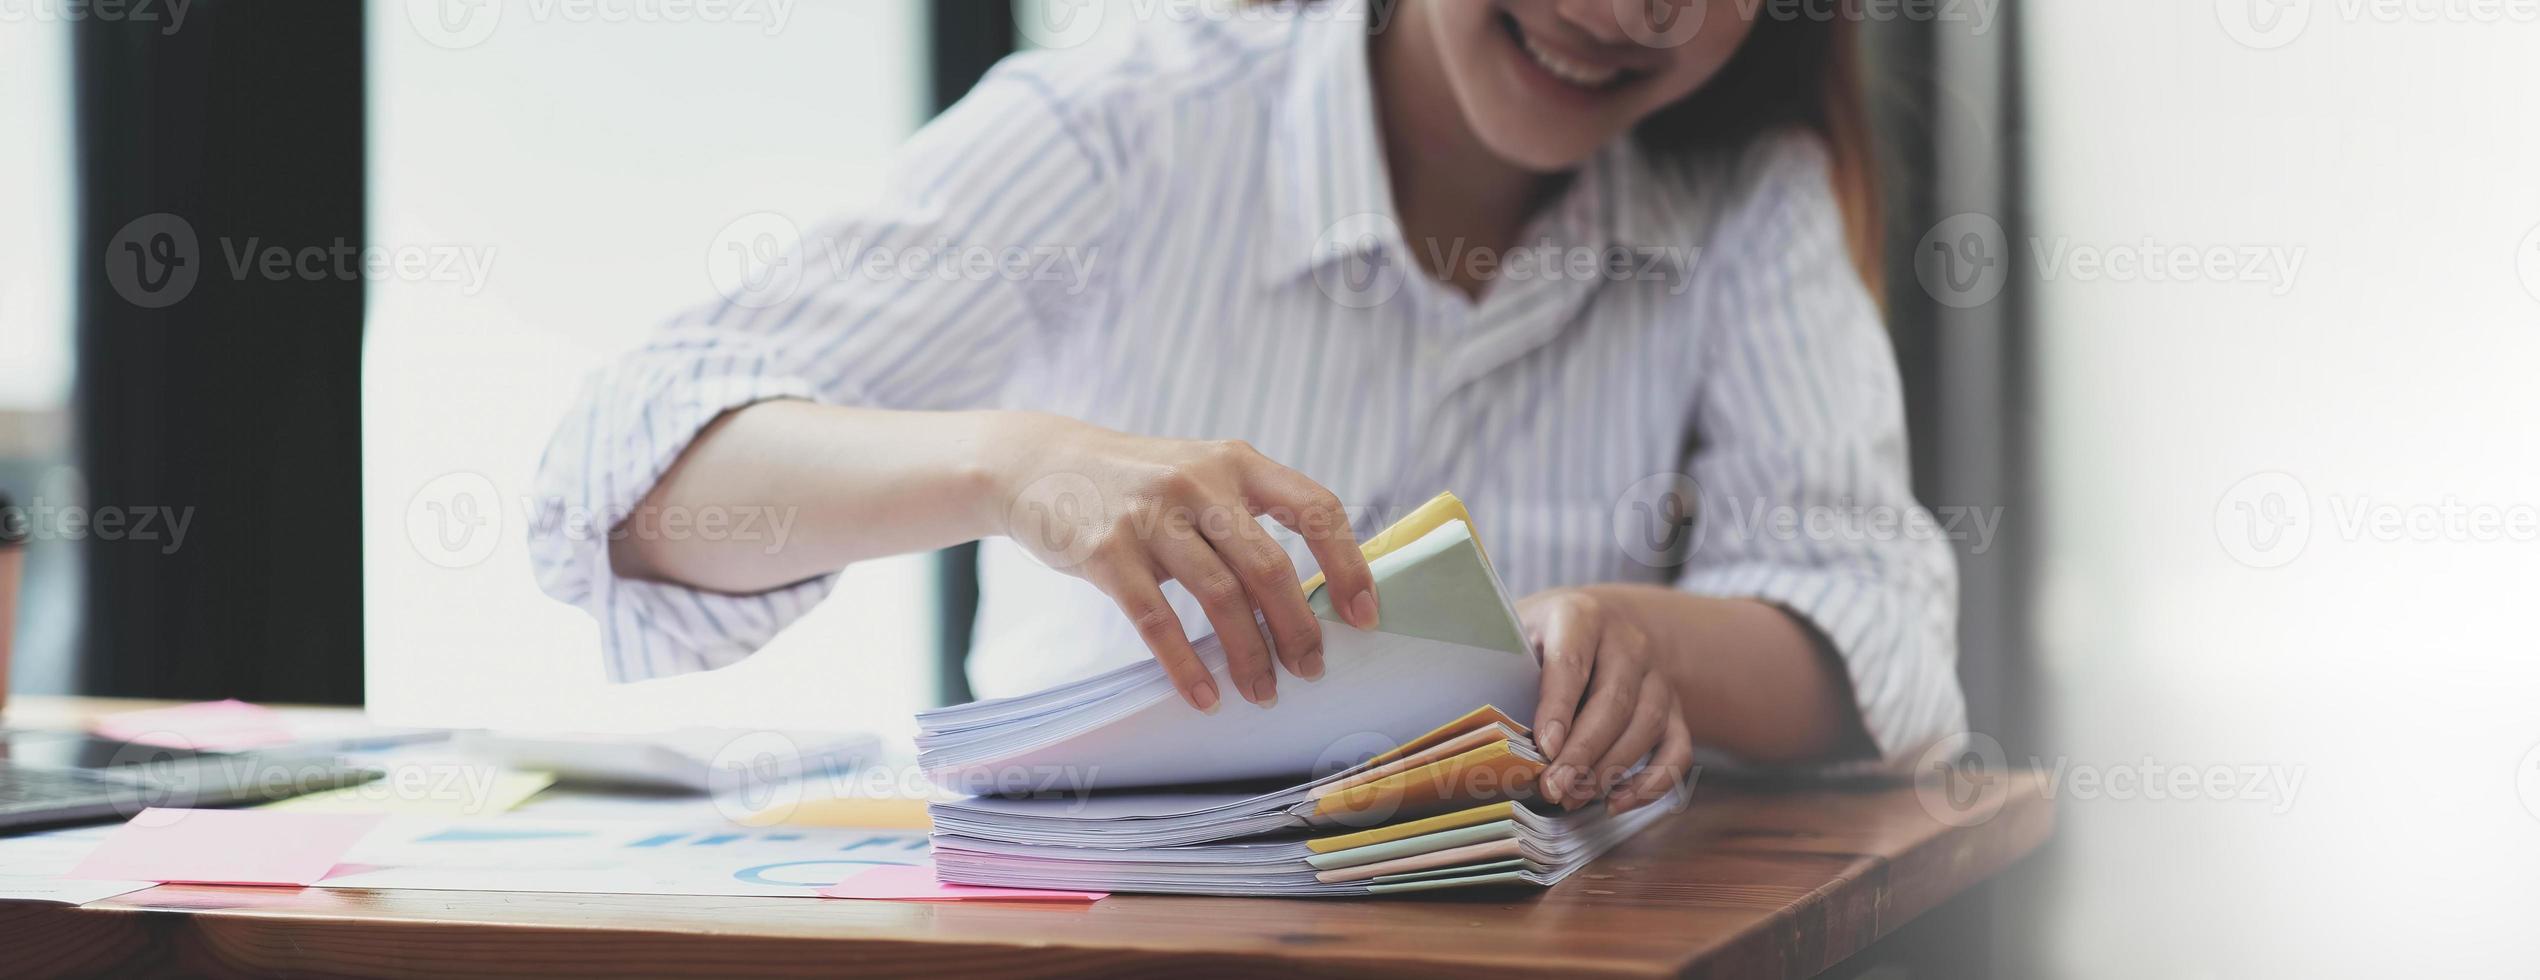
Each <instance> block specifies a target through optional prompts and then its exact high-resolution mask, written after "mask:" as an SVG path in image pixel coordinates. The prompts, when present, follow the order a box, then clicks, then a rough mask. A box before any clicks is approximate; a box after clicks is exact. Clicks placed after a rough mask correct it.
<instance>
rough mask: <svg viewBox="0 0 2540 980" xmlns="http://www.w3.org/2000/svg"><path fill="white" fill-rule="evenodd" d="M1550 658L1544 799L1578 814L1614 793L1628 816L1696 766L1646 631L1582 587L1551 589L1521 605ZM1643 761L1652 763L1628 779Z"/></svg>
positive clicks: (1538, 646)
mask: <svg viewBox="0 0 2540 980" xmlns="http://www.w3.org/2000/svg"><path fill="white" fill-rule="evenodd" d="M1517 616H1518V618H1519V619H1520V620H1521V621H1523V623H1524V624H1525V627H1526V631H1527V633H1528V634H1529V638H1530V639H1532V640H1533V641H1534V644H1535V650H1536V651H1537V653H1538V655H1539V656H1540V657H1542V659H1543V699H1542V702H1541V703H1540V704H1538V705H1537V706H1536V707H1535V745H1536V747H1538V748H1540V749H1542V750H1543V754H1544V756H1545V757H1546V758H1548V759H1550V760H1551V765H1549V766H1547V767H1546V768H1545V769H1544V772H1543V779H1542V785H1543V795H1544V798H1545V799H1547V800H1550V801H1552V802H1554V803H1558V804H1561V805H1562V806H1563V807H1566V808H1568V809H1572V810H1576V809H1578V808H1579V807H1581V806H1585V805H1587V804H1588V803H1590V802H1593V801H1594V800H1595V799H1596V798H1597V797H1598V796H1601V795H1605V794H1606V793H1607V791H1609V790H1610V791H1612V796H1611V797H1610V798H1609V800H1608V802H1607V806H1609V807H1611V808H1612V809H1613V811H1614V812H1616V813H1621V812H1623V811H1626V810H1630V809H1632V808H1634V807H1637V806H1641V805H1642V804H1646V803H1649V802H1651V801H1653V800H1657V799H1659V798H1661V797H1664V796H1666V795H1667V792H1668V791H1669V790H1671V789H1673V788H1674V787H1675V785H1676V784H1677V783H1678V782H1680V781H1681V780H1683V779H1684V774H1685V770H1686V769H1687V768H1688V767H1690V766H1691V765H1692V764H1693V736H1692V734H1691V732H1690V731H1689V730H1688V729H1687V728H1686V726H1685V717H1684V707H1683V705H1681V704H1679V703H1678V702H1677V699H1676V691H1675V688H1674V686H1673V685H1671V684H1669V683H1668V680H1667V677H1666V675H1665V674H1664V673H1662V672H1660V671H1659V670H1658V669H1657V665H1656V661H1655V658H1654V656H1653V651H1652V650H1651V649H1650V642H1649V634H1648V633H1647V632H1646V631H1644V630H1642V629H1641V627H1640V624H1638V623H1636V622H1633V621H1632V619H1631V618H1630V617H1629V616H1628V615H1626V614H1625V613H1624V611H1623V610H1622V609H1620V608H1618V605H1617V604H1616V603H1612V602H1608V601H1605V600H1601V599H1599V598H1597V597H1596V596H1595V595H1594V594H1591V593H1589V592H1587V591H1585V590H1582V589H1550V590H1547V591H1543V592H1538V593H1535V594H1534V595H1531V596H1527V597H1526V598H1525V600H1524V601H1521V602H1519V603H1517ZM1643 757H1648V758H1649V765H1648V767H1647V768H1644V769H1642V770H1641V771H1640V773H1639V774H1637V775H1635V776H1633V777H1632V778H1631V781H1630V782H1628V783H1623V784H1622V785H1617V784H1618V783H1622V780H1623V776H1624V774H1625V773H1626V772H1628V771H1630V769H1631V767H1632V765H1633V764H1634V763H1637V762H1639V761H1640V760H1641V759H1642V758H1643Z"/></svg>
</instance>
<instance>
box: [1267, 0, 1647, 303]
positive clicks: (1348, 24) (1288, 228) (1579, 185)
mask: <svg viewBox="0 0 2540 980" xmlns="http://www.w3.org/2000/svg"><path fill="white" fill-rule="evenodd" d="M1364 2H1365V0H1327V2H1326V3H1324V4H1322V5H1320V6H1321V7H1322V8H1324V9H1321V10H1319V11H1311V12H1300V13H1299V14H1298V15H1297V24H1296V30H1297V31H1298V35H1299V36H1298V38H1297V53H1296V60H1295V62H1294V63H1293V64H1292V65H1291V67H1290V71H1289V75H1288V80H1287V86H1288V91H1287V94H1286V98H1285V100H1284V105H1283V106H1282V107H1281V111H1280V112H1279V114H1278V116H1277V117H1276V122H1275V123H1274V125H1275V126H1277V127H1278V132H1277V134H1276V139H1275V140H1274V141H1273V145H1274V146H1275V147H1279V148H1283V149H1273V151H1272V152H1273V153H1279V154H1280V159H1279V163H1280V166H1278V167H1277V168H1275V172H1276V173H1277V174H1279V175H1280V176H1279V177H1278V179H1276V180H1274V182H1273V187H1272V193H1270V194H1268V195H1265V197H1264V201H1265V203H1266V204H1268V205H1269V206H1270V207H1271V208H1272V209H1273V210H1272V213H1271V214H1270V215H1268V220H1269V224H1270V227H1271V228H1273V229H1274V230H1275V232H1276V235H1275V241H1274V243H1273V247H1272V249H1271V251H1270V252H1269V262H1268V266H1269V267H1268V268H1267V269H1266V270H1265V271H1266V273H1267V274H1268V275H1269V276H1270V278H1271V279H1272V280H1273V281H1285V280H1288V279H1292V278H1297V277H1302V276H1305V275H1307V274H1310V273H1312V272H1313V271H1315V270H1316V269H1317V268H1319V267H1320V266H1322V265H1324V264H1326V263H1331V262H1337V261H1340V260H1342V259H1345V258H1349V257H1352V256H1363V255H1366V254H1368V253H1369V252H1370V251H1371V250H1376V249H1383V250H1388V251H1389V252H1391V253H1392V254H1393V255H1396V256H1400V257H1402V258H1403V259H1405V260H1408V259H1409V258H1410V255H1411V253H1410V252H1409V247H1408V245H1406V244H1405V243H1404V241H1403V237H1402V227H1401V221H1400V218H1399V212H1398V211H1397V210H1396V209H1395V207H1394V200H1393V187H1392V177H1391V175H1390V174H1389V173H1388V172H1387V170H1386V166H1385V157H1384V140H1383V137H1382V135H1381V134H1380V133H1379V132H1378V130H1377V126H1376V105H1375V94H1376V93H1375V82H1374V76H1373V75H1372V73H1371V72H1370V69H1369V66H1368V62H1367V47H1368V43H1367V42H1368V39H1369V33H1368V31H1369V26H1370V24H1371V23H1372V22H1371V20H1370V17H1369V15H1368V14H1367V12H1366V9H1365V6H1364ZM1658 166H1659V164H1658V163H1657V161H1654V160H1652V159H1651V158H1650V156H1649V155H1648V154H1647V153H1646V152H1645V151H1644V150H1643V149H1642V148H1641V147H1640V145H1639V143H1638V141H1636V140H1633V139H1631V138H1629V137H1625V138H1622V139H1618V140H1616V141H1615V142H1614V143H1613V144H1611V145H1609V146H1607V147H1606V148H1605V149H1603V150H1600V151H1598V153H1597V155H1596V156H1595V157H1592V158H1590V160H1589V161H1588V162H1587V163H1586V164H1584V165H1583V166H1581V167H1580V169H1579V172H1578V174H1577V175H1576V177H1575V178H1574V179H1573V180H1572V181H1571V182H1570V186H1569V187H1568V188H1566V189H1565V190H1564V191H1563V192H1562V194H1561V196H1560V197H1559V198H1557V199H1555V200H1554V201H1552V202H1550V203H1549V204H1548V205H1547V206H1546V207H1545V209H1544V211H1543V212H1542V213H1540V214H1538V215H1536V217H1535V218H1534V219H1533V220H1532V221H1531V222H1530V223H1529V224H1528V225H1527V228H1526V231H1525V233H1524V235H1523V237H1522V238H1521V240H1520V241H1519V242H1517V243H1516V244H1517V246H1518V247H1537V246H1541V245H1543V244H1546V242H1547V241H1549V243H1550V244H1552V245H1555V246H1558V247H1563V248H1574V247H1584V248H1588V249H1591V250H1594V251H1597V252H1600V253H1601V252H1603V251H1604V250H1606V249H1609V248H1614V247H1622V248H1626V249H1634V250H1639V251H1640V252H1641V253H1642V254H1644V255H1647V256H1651V257H1654V258H1656V259H1657V260H1659V261H1662V262H1664V263H1666V267H1667V268H1669V269H1672V270H1673V271H1676V272H1682V271H1683V268H1684V265H1685V263H1686V261H1687V260H1688V259H1689V257H1690V256H1689V253H1688V252H1687V249H1689V248H1690V247H1691V246H1690V243H1689V242H1688V241H1687V240H1686V239H1687V237H1688V236H1686V235H1684V234H1683V233H1682V231H1681V229H1679V228H1677V227H1676V225H1677V222H1676V221H1674V220H1673V218H1672V217H1671V216H1672V215H1673V214H1674V213H1675V212H1676V210H1677V208H1676V207H1674V206H1671V205H1673V204H1675V203H1676V202H1674V201H1673V200H1672V198H1673V196H1674V195H1672V194H1670V193H1668V192H1667V188H1668V187H1669V185H1670V182H1668V181H1665V180H1663V179H1661V173H1660V171H1659V170H1658V169H1657V168H1658ZM1410 267H1416V263H1413V264H1412V266H1410Z"/></svg>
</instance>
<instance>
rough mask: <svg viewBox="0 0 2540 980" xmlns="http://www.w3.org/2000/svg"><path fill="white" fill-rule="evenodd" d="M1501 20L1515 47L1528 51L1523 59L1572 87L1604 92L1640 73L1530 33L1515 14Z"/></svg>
mask: <svg viewBox="0 0 2540 980" xmlns="http://www.w3.org/2000/svg"><path fill="white" fill-rule="evenodd" d="M1499 20H1500V27H1501V28H1502V29H1503V30H1504V31H1505V32H1506V33H1507V35H1508V37H1509V38H1510V39H1511V40H1513V41H1514V42H1516V47H1517V48H1519V49H1520V50H1522V51H1524V52H1525V58H1524V59H1523V60H1525V61H1527V62H1530V63H1532V64H1533V65H1534V67H1537V68H1541V69H1543V71H1544V73H1546V74H1549V75H1551V76H1552V78H1553V80H1555V81H1558V82H1562V83H1565V84H1566V85H1568V86H1569V87H1572V88H1577V89H1581V90H1585V91H1589V92H1602V91H1605V90H1608V89H1612V88H1615V87H1617V86H1619V85H1622V84H1625V83H1627V82H1630V81H1632V80H1634V79H1637V78H1638V77H1639V76H1640V74H1641V73H1639V72H1636V71H1634V70H1632V69H1630V68H1627V67H1623V66H1621V65H1616V64H1613V63H1611V62H1610V61H1609V60H1606V59H1600V58H1596V57H1592V56H1586V55H1581V54H1577V53H1575V52H1570V51H1565V50H1564V47H1563V46H1562V45H1561V44H1559V43H1558V42H1554V41H1547V40H1545V39H1543V38H1541V37H1539V36H1537V35H1535V34H1534V33H1531V32H1528V31H1527V30H1526V26H1525V25H1524V24H1521V23H1519V22H1518V21H1517V18H1516V16H1515V15H1513V14H1505V13H1503V14H1501V15H1500V18H1499Z"/></svg>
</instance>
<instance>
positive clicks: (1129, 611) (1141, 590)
mask: <svg viewBox="0 0 2540 980" xmlns="http://www.w3.org/2000/svg"><path fill="white" fill-rule="evenodd" d="M1089 571H1090V573H1091V574H1090V575H1089V576H1088V578H1089V579H1090V580H1091V581H1092V582H1093V583H1094V585H1095V586H1096V587H1098V588H1100V589H1102V591H1103V594H1104V595H1108V596H1110V597H1111V601H1112V602H1113V603H1115V604H1117V605H1119V607H1120V613H1121V615H1124V616H1127V617H1129V623H1130V624H1131V625H1133V626H1135V627H1137V630H1138V639H1140V640H1142V641H1144V642H1145V643H1146V645H1147V651H1148V652H1149V653H1152V654H1154V655H1155V662H1157V663H1160V664H1163V665H1164V673H1165V675H1166V676H1169V677H1171V678H1173V687H1174V689H1176V690H1179V691H1181V692H1182V700H1185V701H1188V702H1190V704H1191V707H1194V708H1198V709H1199V710H1201V711H1205V712H1208V713H1209V714H1216V713H1217V700H1218V698H1217V679H1216V678H1214V677H1211V676H1209V674H1208V667H1207V665H1205V664H1202V663H1200V662H1199V654H1198V653H1197V652H1194V651H1193V650H1192V649H1191V641H1190V638H1189V637H1186V636H1184V635H1182V620H1181V617H1179V616H1175V615H1173V604H1172V603H1169V602H1166V601H1164V592H1163V590H1162V589H1161V588H1159V587H1158V586H1157V585H1156V581H1155V575H1154V573H1152V572H1150V571H1148V570H1147V569H1146V568H1145V567H1144V566H1142V565H1137V564H1133V563H1129V562H1113V563H1106V564H1102V565H1097V566H1095V567H1093V568H1091V569H1089Z"/></svg>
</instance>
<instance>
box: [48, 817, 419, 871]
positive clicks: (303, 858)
mask: <svg viewBox="0 0 2540 980" xmlns="http://www.w3.org/2000/svg"><path fill="white" fill-rule="evenodd" d="M387 818H388V815H387V814H384V813H297V812H292V811H288V810H176V809H161V808H159V807H151V808H150V809H147V810H143V811H141V813H140V815H138V816H135V817H133V818H132V819H131V820H130V821H129V822H127V823H125V824H124V825H123V826H121V827H117V828H115V832H114V833H112V834H109V835H107V837H106V840H105V843H102V844H99V845H97V849H96V850H95V851H92V852H89V855H88V859H87V860H85V861H82V862H80V865H79V867H78V868H75V869H73V870H72V871H71V873H70V874H67V875H64V876H63V877H66V878H121V879H124V880H127V881H182V882H187V883H191V884H203V885H312V884H316V883H317V882H319V881H321V880H324V879H325V878H326V875H327V872H328V871H329V870H331V869H333V868H334V867H335V863H336V862H337V861H340V860H343V858H344V852H346V851H349V850H352V848H353V845H354V844H357V843H360V842H361V839H362V837H363V835H365V834H368V833H370V832H371V830H372V829H373V828H376V827H378V826H379V822H380V821H382V820H385V819H387Z"/></svg>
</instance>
